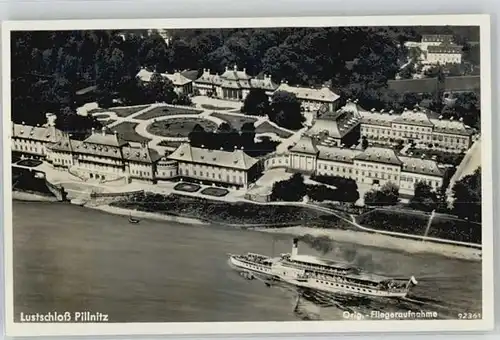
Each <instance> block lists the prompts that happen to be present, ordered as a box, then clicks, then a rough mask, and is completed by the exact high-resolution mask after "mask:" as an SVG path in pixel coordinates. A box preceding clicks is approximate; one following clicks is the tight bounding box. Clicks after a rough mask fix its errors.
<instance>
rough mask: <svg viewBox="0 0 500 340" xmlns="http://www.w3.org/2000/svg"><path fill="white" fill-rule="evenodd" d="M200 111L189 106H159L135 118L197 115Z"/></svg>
mask: <svg viewBox="0 0 500 340" xmlns="http://www.w3.org/2000/svg"><path fill="white" fill-rule="evenodd" d="M201 112H202V111H200V110H193V109H189V108H181V107H174V106H159V107H155V108H153V109H151V110H149V111H147V112H144V113H142V114H140V115H138V116H137V117H135V118H136V119H141V120H148V119H153V118H159V117H166V116H174V115H197V114H200V113H201Z"/></svg>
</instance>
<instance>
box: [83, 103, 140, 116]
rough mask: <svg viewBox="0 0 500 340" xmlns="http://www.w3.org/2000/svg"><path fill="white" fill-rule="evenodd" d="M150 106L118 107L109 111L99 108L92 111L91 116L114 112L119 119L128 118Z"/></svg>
mask: <svg viewBox="0 0 500 340" xmlns="http://www.w3.org/2000/svg"><path fill="white" fill-rule="evenodd" d="M149 106H150V105H139V106H133V107H116V108H109V109H103V108H98V109H93V110H90V111H89V114H95V113H105V112H114V113H116V115H117V116H118V117H128V116H130V115H132V114H134V113H136V112H139V111H141V110H144V109H146V108H148V107H149Z"/></svg>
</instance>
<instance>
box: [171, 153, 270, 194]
mask: <svg viewBox="0 0 500 340" xmlns="http://www.w3.org/2000/svg"><path fill="white" fill-rule="evenodd" d="M167 158H168V159H169V160H172V161H176V162H177V164H178V176H179V177H180V178H181V179H186V180H190V181H196V182H201V183H207V184H217V185H220V186H225V187H236V188H248V185H249V184H250V183H252V182H253V181H255V180H256V179H257V178H258V176H259V175H260V173H261V164H260V162H259V161H258V160H257V159H255V158H253V157H250V156H248V155H247V154H246V153H245V152H244V151H243V150H239V149H238V150H234V151H231V152H229V151H223V150H210V149H205V148H198V147H193V146H191V145H189V143H184V144H182V145H180V146H179V147H178V148H177V149H176V150H175V151H174V152H173V153H171V154H170V155H168V156H167Z"/></svg>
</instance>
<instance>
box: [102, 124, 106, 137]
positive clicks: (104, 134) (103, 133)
mask: <svg viewBox="0 0 500 340" xmlns="http://www.w3.org/2000/svg"><path fill="white" fill-rule="evenodd" d="M102 135H103V136H106V127H105V126H103V127H102Z"/></svg>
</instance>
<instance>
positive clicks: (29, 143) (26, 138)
mask: <svg viewBox="0 0 500 340" xmlns="http://www.w3.org/2000/svg"><path fill="white" fill-rule="evenodd" d="M63 135H64V134H63V132H62V131H61V130H59V129H57V128H56V127H55V115H52V114H47V123H46V124H44V125H43V126H39V125H37V126H31V125H26V124H25V123H24V122H23V123H22V124H15V123H12V125H11V149H12V151H13V152H15V153H18V154H19V155H20V156H21V157H22V158H36V159H42V158H45V157H46V156H47V149H48V147H49V146H51V145H52V144H54V143H56V142H58V141H59V140H60V139H61V138H62V137H63Z"/></svg>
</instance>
